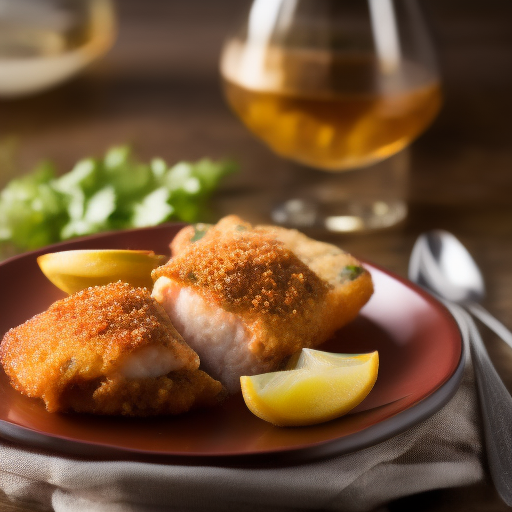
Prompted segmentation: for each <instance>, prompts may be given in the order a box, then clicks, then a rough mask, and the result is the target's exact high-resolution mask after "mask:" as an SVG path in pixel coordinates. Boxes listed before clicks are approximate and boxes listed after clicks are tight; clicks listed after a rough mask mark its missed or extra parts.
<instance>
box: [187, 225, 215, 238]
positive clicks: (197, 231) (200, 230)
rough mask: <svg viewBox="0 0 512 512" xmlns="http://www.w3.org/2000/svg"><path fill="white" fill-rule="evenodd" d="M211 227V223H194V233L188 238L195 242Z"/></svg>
mask: <svg viewBox="0 0 512 512" xmlns="http://www.w3.org/2000/svg"><path fill="white" fill-rule="evenodd" d="M210 228H211V224H196V225H195V226H194V234H193V235H192V238H191V239H190V241H191V242H197V241H198V240H201V238H203V236H204V235H206V232H207V231H208V230H209V229H210Z"/></svg>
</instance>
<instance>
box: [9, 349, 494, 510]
mask: <svg viewBox="0 0 512 512" xmlns="http://www.w3.org/2000/svg"><path fill="white" fill-rule="evenodd" d="M466 348H467V347H466ZM468 353H469V350H466V354H468ZM467 359H468V361H467V364H466V369H465V373H464V377H463V380H462V383H461V386H460V388H459V390H458V391H457V393H456V394H455V396H454V397H453V398H452V399H451V400H450V402H449V403H448V404H447V405H446V406H445V407H444V408H443V409H441V410H440V411H438V412H437V413H436V414H434V415H433V416H431V417H430V418H429V419H427V420H426V421H424V422H422V423H420V424H418V425H417V426H415V427H413V428H411V429H409V430H408V431H406V432H404V433H402V434H400V435H397V436H395V437H393V438H391V439H389V440H387V441H384V442H382V443H379V444H377V445H375V446H372V447H370V448H367V449H364V450H361V451H358V452H355V453H351V454H347V455H342V456H338V457H333V458H330V459H327V460H322V461H318V462H310V463H306V464H301V465H296V466H292V467H272V466H271V464H270V465H269V467H266V468H261V467H260V468H243V469H241V468H236V469H235V468H227V467H220V466H183V465H169V464H154V463H139V462H125V461H115V460H113V461H105V462H98V461H87V460H83V459H73V458H70V457H62V456H57V455H48V454H46V453H41V452H38V451H37V450H29V449H26V448H22V447H20V446H16V445H15V444H11V443H9V442H1V443H0V488H1V489H2V490H3V491H4V492H5V493H6V494H7V496H8V497H9V498H10V499H12V500H13V501H19V502H21V503H24V504H27V503H28V504H33V505H34V508H36V507H37V508H38V509H42V510H52V509H53V510H55V511H56V512H82V511H83V512H85V511H87V512H95V511H98V512H100V511H101V512H121V511H123V512H127V511H129V512H131V511H133V512H157V511H195V510H198V511H199V510H201V511H204V510H209V511H224V510H236V511H237V512H245V511H247V512H249V511H260V510H265V511H268V512H273V511H290V510H319V509H321V510H343V511H349V512H350V511H367V510H372V509H375V508H376V507H379V506H381V505H385V504H386V503H388V502H389V501H391V500H394V499H397V498H400V497H403V496H408V495H411V494H415V493H419V492H423V491H427V490H432V489H441V488H448V487H456V486H465V485H470V484H473V483H476V482H478V481H480V480H483V479H484V470H483V461H482V443H481V435H480V432H481V426H480V422H479V420H478V418H479V411H478V403H477V398H476V392H475V386H474V378H473V371H472V367H471V362H470V360H469V356H468V357H467Z"/></svg>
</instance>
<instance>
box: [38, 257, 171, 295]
mask: <svg viewBox="0 0 512 512" xmlns="http://www.w3.org/2000/svg"><path fill="white" fill-rule="evenodd" d="M165 260H166V256H160V255H158V254H155V253H154V252H153V251H131V250H117V249H107V250H101V249H96V250H79V251H61V252H52V253H48V254H43V255H42V256H39V257H38V258H37V263H38V265H39V268H40V269H41V270H42V272H43V274H44V275H45V276H46V277H47V278H48V279H49V280H50V281H51V282H52V283H53V284H54V285H55V286H57V288H60V289H61V290H63V291H65V292H66V293H74V292H78V291H80V290H84V289H85V288H88V287H89V286H101V285H105V284H108V283H113V282H116V281H123V282H125V283H128V284H131V285H132V286H140V287H143V286H145V287H146V288H151V286H152V285H153V281H152V279H151V271H152V270H153V269H155V268H156V267H158V266H159V265H161V264H162V263H164V261H165Z"/></svg>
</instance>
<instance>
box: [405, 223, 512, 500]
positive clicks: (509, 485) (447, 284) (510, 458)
mask: <svg viewBox="0 0 512 512" xmlns="http://www.w3.org/2000/svg"><path fill="white" fill-rule="evenodd" d="M461 248H462V249H463V250H461ZM452 258H453V259H452ZM409 278H410V279H411V280H412V281H415V282H417V283H418V284H420V285H423V286H424V287H426V288H428V289H430V290H432V291H433V292H434V293H435V294H437V295H438V296H439V297H440V298H441V299H444V302H445V304H446V305H447V306H448V308H449V309H450V310H451V312H452V313H453V315H454V317H455V319H456V321H457V323H458V324H459V327H460V329H461V334H462V336H463V338H464V340H466V341H467V342H468V343H469V347H470V350H471V357H472V361H473V365H474V371H475V377H476V382H477V388H478V395H479V398H480V407H481V410H482V413H483V418H482V419H483V425H484V438H485V445H486V449H487V459H488V462H489V469H490V472H491V477H492V480H493V482H494V485H495V487H496V490H497V491H498V493H499V495H500V496H501V498H502V499H503V501H504V502H505V503H506V504H507V505H509V506H512V397H511V396H510V394H509V392H508V390H507V388H506V387H505V385H504V384H503V382H502V380H501V379H500V377H499V375H498V373H497V372H496V369H495V368H494V366H493V364H492V362H491V360H490V358H489V355H488V354H487V350H486V349H485V345H484V343H483V341H482V338H481V336H480V333H479V332H478V329H477V327H476V325H475V322H474V321H473V319H472V318H471V316H470V315H469V314H467V312H466V311H465V310H464V309H463V308H462V307H460V306H459V305H457V303H460V304H464V305H466V306H468V308H469V309H470V310H471V308H470V307H469V305H472V302H470V301H471V300H474V299H475V298H477V297H481V294H482V293H483V289H484V287H483V279H482V276H481V274H480V271H479V270H478V267H477V266H476V264H475V263H474V261H473V259H472V258H471V256H470V255H469V253H468V252H467V251H466V249H465V248H464V247H463V246H462V244H460V242H459V241H458V240H457V239H456V238H455V237H454V236H453V235H450V234H449V233H446V232H443V231H433V232H430V233H427V234H425V235H422V236H420V238H418V240H417V242H416V244H415V246H414V249H413V251H412V254H411V259H410V262H409ZM466 280H467V281H466ZM468 304H469V305H468ZM484 311H485V310H484ZM486 314H487V315H489V316H490V314H489V313H487V312H486ZM503 328H504V329H506V328H505V327H504V326H503ZM507 332H508V331H507ZM509 334H510V333H509Z"/></svg>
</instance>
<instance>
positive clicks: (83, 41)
mask: <svg viewBox="0 0 512 512" xmlns="http://www.w3.org/2000/svg"><path fill="white" fill-rule="evenodd" d="M115 33H116V23H115V13H114V7H113V2H112V0H0V98H13V97H20V96H26V95H29V94H33V93H36V92H39V91H43V90H45V89H48V88H50V87H52V86H54V85H57V84H59V83H61V82H63V81H65V80H67V79H68V78H70V77H72V76H73V75H75V74H76V73H77V72H79V71H80V70H82V69H83V68H84V67H85V66H87V65H88V64H89V63H90V62H92V61H93V60H95V59H96V58H98V57H100V56H101V55H103V54H104V53H105V52H106V51H107V50H108V49H109V48H110V47H111V45H112V43H113V41H114V38H115Z"/></svg>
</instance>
